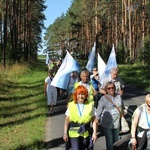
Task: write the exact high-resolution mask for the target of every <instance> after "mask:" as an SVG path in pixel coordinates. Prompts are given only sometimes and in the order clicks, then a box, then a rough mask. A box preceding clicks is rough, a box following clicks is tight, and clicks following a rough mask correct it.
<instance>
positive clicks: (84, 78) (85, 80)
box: [68, 70, 96, 104]
mask: <svg viewBox="0 0 150 150" xmlns="http://www.w3.org/2000/svg"><path fill="white" fill-rule="evenodd" d="M80 78H81V81H79V82H76V83H75V84H74V88H73V90H72V92H71V94H70V95H69V96H68V101H70V100H71V96H72V93H73V92H74V90H75V89H76V88H77V87H78V86H79V85H83V86H85V87H86V88H87V90H88V94H89V97H88V100H89V101H92V102H94V95H95V94H96V91H95V90H94V87H93V85H92V83H91V82H90V81H89V71H88V70H82V71H81V73H80ZM93 104H94V103H93Z"/></svg>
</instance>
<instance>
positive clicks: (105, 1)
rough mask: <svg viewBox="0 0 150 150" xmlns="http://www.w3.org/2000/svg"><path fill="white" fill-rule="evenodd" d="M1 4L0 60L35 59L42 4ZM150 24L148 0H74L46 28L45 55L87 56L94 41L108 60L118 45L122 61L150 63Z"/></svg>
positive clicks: (19, 0) (25, 0)
mask: <svg viewBox="0 0 150 150" xmlns="http://www.w3.org/2000/svg"><path fill="white" fill-rule="evenodd" d="M0 6H1V8H0V53H1V54H2V55H0V61H1V62H2V63H3V64H4V65H5V63H6V62H7V61H10V62H20V61H22V60H24V61H29V60H31V59H36V58H37V53H38V50H39V48H40V46H41V43H42V37H41V31H42V29H43V28H44V24H43V20H44V19H45V16H44V14H43V11H44V10H45V9H46V6H44V0H1V1H0ZM56 9H57V7H56ZM51 15H53V14H49V18H47V19H50V18H51ZM149 20H150V1H149V0H72V5H71V7H70V8H69V9H68V11H67V13H66V14H62V15H61V16H60V17H58V18H57V19H56V20H55V22H54V23H53V24H52V25H50V26H49V27H48V28H47V30H46V34H45V36H44V40H45V46H46V49H45V50H44V52H49V51H57V50H61V51H62V55H63V56H62V57H64V56H65V50H66V49H67V50H68V51H69V52H72V53H73V54H74V55H75V58H76V57H77V56H78V57H81V58H87V56H88V54H89V52H90V51H91V49H92V46H93V44H94V42H96V50H97V52H98V53H99V54H100V55H101V57H102V58H103V59H104V61H105V62H106V60H107V58H108V56H109V54H110V51H111V48H112V45H113V44H114V45H115V51H116V55H117V62H118V63H120V64H123V63H136V62H137V61H141V62H142V63H143V64H146V65H150V50H149V49H150V23H149Z"/></svg>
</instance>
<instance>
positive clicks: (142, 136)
mask: <svg viewBox="0 0 150 150" xmlns="http://www.w3.org/2000/svg"><path fill="white" fill-rule="evenodd" d="M131 143H132V149H136V147H137V149H138V150H144V149H150V94H147V95H146V96H145V103H144V104H142V105H140V106H139V107H138V108H137V109H136V110H135V111H134V113H133V116H132V125H131Z"/></svg>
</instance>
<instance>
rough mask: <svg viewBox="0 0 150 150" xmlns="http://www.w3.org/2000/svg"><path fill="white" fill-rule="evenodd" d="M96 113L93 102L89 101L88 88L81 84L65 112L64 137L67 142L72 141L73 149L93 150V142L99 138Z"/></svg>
mask: <svg viewBox="0 0 150 150" xmlns="http://www.w3.org/2000/svg"><path fill="white" fill-rule="evenodd" d="M95 114H96V113H95V109H94V106H93V103H92V102H89V101H88V90H87V88H86V87H84V86H83V85H79V86H78V87H77V88H76V89H75V91H74V93H73V101H71V102H69V104H68V108H67V110H66V113H65V115H66V118H65V123H64V136H63V139H64V141H65V142H66V143H67V142H68V141H70V144H71V147H72V150H85V149H88V150H93V142H95V141H96V140H97V134H96V131H97V124H96V121H95ZM91 122H92V126H93V131H92V130H91V129H92V127H91V126H90V125H91Z"/></svg>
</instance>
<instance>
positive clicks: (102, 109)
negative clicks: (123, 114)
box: [96, 94, 122, 129]
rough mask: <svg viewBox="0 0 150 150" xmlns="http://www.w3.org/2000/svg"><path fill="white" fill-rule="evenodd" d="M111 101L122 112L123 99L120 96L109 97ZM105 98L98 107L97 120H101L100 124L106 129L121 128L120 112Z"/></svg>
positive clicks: (103, 97)
mask: <svg viewBox="0 0 150 150" xmlns="http://www.w3.org/2000/svg"><path fill="white" fill-rule="evenodd" d="M108 97H109V99H111V100H112V102H113V103H114V104H115V105H116V106H117V107H118V108H119V109H120V111H122V109H121V107H122V99H121V96H120V95H119V94H116V95H115V96H114V97H113V96H111V95H108ZM114 104H112V103H111V102H110V101H109V100H108V99H107V98H106V97H105V96H102V97H101V99H100V101H99V103H98V107H97V112H96V118H97V119H98V120H100V124H101V125H102V126H103V127H105V128H112V129H113V128H114V129H116V128H119V127H120V112H119V111H118V110H117V109H116V107H115V106H114Z"/></svg>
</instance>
